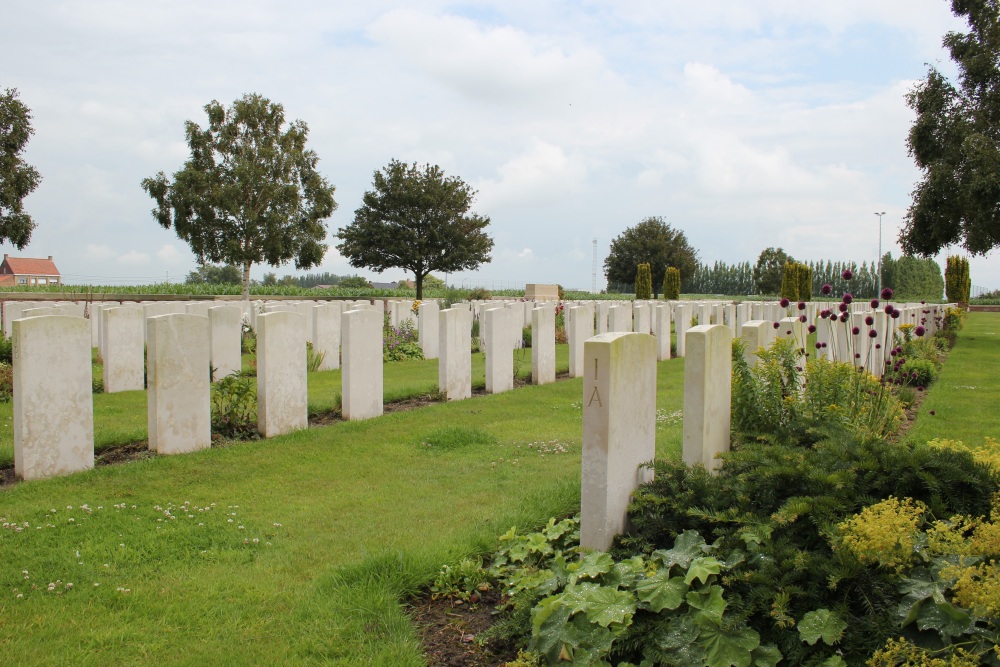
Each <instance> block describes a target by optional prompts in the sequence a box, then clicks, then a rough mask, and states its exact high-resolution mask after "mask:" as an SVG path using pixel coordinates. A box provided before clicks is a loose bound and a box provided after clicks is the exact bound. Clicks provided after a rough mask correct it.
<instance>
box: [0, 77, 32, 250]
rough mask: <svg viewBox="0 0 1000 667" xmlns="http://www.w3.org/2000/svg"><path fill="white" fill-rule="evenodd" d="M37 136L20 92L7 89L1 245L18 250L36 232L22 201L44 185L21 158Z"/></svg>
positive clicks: (0, 117) (0, 132)
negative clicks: (29, 140) (5, 244)
mask: <svg viewBox="0 0 1000 667" xmlns="http://www.w3.org/2000/svg"><path fill="white" fill-rule="evenodd" d="M34 133H35V130H34V128H32V127H31V111H30V110H29V109H28V107H26V106H25V105H24V103H23V102H21V100H19V99H18V93H17V89H15V88H8V89H6V90H5V91H4V92H3V93H2V94H0V243H3V242H5V241H10V242H11V243H12V244H14V246H15V247H16V248H17V249H18V250H22V249H23V248H24V246H26V245H28V241H30V240H31V232H32V230H34V229H35V221H34V220H32V219H31V216H30V215H28V214H27V213H25V212H24V206H23V203H22V200H23V199H24V198H25V197H27V196H28V195H29V194H31V192H32V191H33V190H34V189H35V188H37V187H38V184H39V183H40V182H41V181H42V177H41V176H40V175H39V174H38V171H37V170H36V169H35V168H34V167H32V166H31V165H29V164H27V163H26V162H25V161H24V159H23V158H22V157H21V153H23V152H24V147H25V146H27V145H28V139H30V138H31V135H32V134H34Z"/></svg>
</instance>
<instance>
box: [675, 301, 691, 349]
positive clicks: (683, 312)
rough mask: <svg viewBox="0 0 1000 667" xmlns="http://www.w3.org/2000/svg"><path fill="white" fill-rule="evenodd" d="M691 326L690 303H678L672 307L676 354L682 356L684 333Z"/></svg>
mask: <svg viewBox="0 0 1000 667" xmlns="http://www.w3.org/2000/svg"><path fill="white" fill-rule="evenodd" d="M690 328H691V305H690V304H686V303H684V304H679V305H678V306H677V307H676V308H674V335H675V338H676V339H677V356H678V357H683V356H684V351H685V347H684V345H685V342H686V337H685V334H686V333H687V330H688V329H690Z"/></svg>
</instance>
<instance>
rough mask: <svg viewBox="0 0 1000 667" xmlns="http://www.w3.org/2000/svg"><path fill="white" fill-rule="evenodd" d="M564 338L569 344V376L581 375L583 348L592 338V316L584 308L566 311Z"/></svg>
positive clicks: (576, 307) (591, 313) (589, 311)
mask: <svg viewBox="0 0 1000 667" xmlns="http://www.w3.org/2000/svg"><path fill="white" fill-rule="evenodd" d="M566 313H567V317H566V338H567V341H568V342H569V376H570V377H574V378H576V377H581V376H582V375H583V353H584V352H583V348H584V345H583V344H584V343H585V342H586V341H587V339H588V338H593V337H594V314H593V312H592V311H591V310H590V308H587V307H586V306H575V307H573V308H570V309H569V310H567V311H566Z"/></svg>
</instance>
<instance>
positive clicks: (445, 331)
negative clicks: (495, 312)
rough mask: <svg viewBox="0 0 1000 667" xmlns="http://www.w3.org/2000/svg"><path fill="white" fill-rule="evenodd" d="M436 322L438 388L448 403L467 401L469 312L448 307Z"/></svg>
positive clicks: (469, 347)
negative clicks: (438, 328)
mask: <svg viewBox="0 0 1000 667" xmlns="http://www.w3.org/2000/svg"><path fill="white" fill-rule="evenodd" d="M438 321H439V326H440V330H439V332H438V334H439V343H438V354H439V355H440V356H439V357H438V389H439V390H440V391H441V393H443V394H444V395H445V398H446V399H447V400H449V401H458V400H461V399H463V398H469V397H471V396H472V313H471V312H470V311H467V310H466V309H464V308H448V309H446V310H442V311H441V313H440V317H439V320H438ZM512 358H513V357H512ZM511 363H513V361H512V362H511Z"/></svg>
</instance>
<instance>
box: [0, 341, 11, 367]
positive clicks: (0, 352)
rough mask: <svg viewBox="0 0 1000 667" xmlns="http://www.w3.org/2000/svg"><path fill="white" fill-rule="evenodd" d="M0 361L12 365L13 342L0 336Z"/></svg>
mask: <svg viewBox="0 0 1000 667" xmlns="http://www.w3.org/2000/svg"><path fill="white" fill-rule="evenodd" d="M0 361H3V362H6V363H8V364H11V363H14V340H13V339H12V338H8V337H7V336H4V335H3V334H0Z"/></svg>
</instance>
